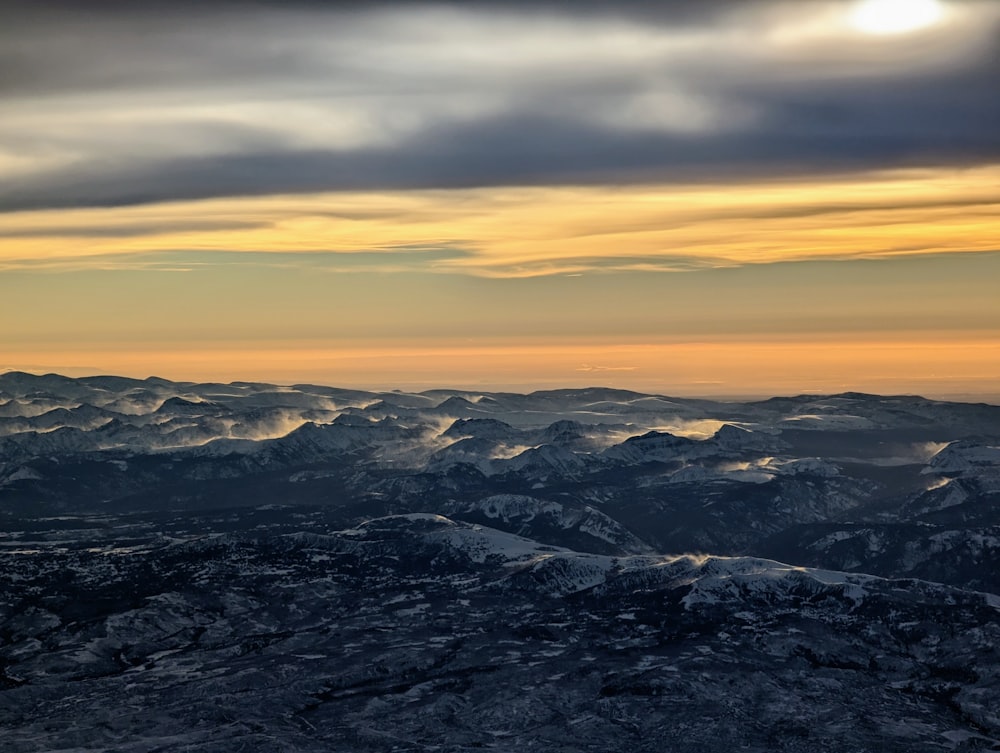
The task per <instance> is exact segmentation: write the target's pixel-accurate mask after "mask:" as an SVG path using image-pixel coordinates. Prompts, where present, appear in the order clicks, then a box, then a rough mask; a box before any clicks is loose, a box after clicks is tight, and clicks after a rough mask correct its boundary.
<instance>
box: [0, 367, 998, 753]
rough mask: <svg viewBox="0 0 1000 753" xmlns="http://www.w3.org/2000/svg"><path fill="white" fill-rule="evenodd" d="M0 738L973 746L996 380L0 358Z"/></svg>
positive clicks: (992, 560) (68, 746)
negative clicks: (733, 392)
mask: <svg viewBox="0 0 1000 753" xmlns="http://www.w3.org/2000/svg"><path fill="white" fill-rule="evenodd" d="M0 565H2V567H0V731H2V738H3V741H4V746H3V749H4V750H10V751H17V752H21V751H24V752H28V751H49V750H66V751H69V750H73V751H92V750H93V751H96V750H116V751H130V752H131V751H154V750H188V751H216V750H217V751H228V750H241V749H243V750H275V751H293V750H294V751H300V750H301V751H314V750H315V751H320V750H359V751H360V750H365V751H367V750H372V751H376V750H378V751H382V750H407V751H409V750H428V751H430V750H435V751H466V750H474V749H475V750H481V749H492V750H511V751H513V750H518V751H520V750H525V751H532V750H538V751H590V750H593V751H617V750H630V751H645V750H649V751H653V750H656V751H663V750H671V751H696V750H697V751H700V752H702V753H706V752H709V753H710V752H711V751H723V750H726V751H728V750H750V751H765V750H767V751H806V750H809V751H815V750H830V751H867V750H880V751H896V750H898V751H939V750H940V751H948V750H957V751H966V750H991V749H993V750H1000V711H998V710H1000V653H998V650H1000V596H998V594H1000V407H998V406H993V405H987V404H972V403H952V402H944V401H936V400H929V399H925V398H921V397H916V396H878V395H868V394H861V393H843V394H837V395H800V396H796V397H782V398H773V399H770V400H762V401H754V402H739V403H737V402H718V401H707V400H692V399H681V398H673V397H666V396H660V395H647V394H640V393H635V392H629V391H623V390H613V389H605V388H592V389H574V390H551V391H540V392H534V393H530V394H514V393H504V392H473V391H466V390H444V389H442V390H429V391H426V392H420V393H410V392H398V391H393V392H384V391H382V392H379V391H364V390H353V389H337V388H333V387H324V386H318V385H294V386H278V385H270V384H258V383H248V382H236V383H232V384H198V383H191V382H171V381H168V380H164V379H159V378H150V379H144V380H139V379H128V378H123V377H113V376H98V377H86V378H78V379H73V378H68V377H63V376H59V375H54V374H49V375H32V374H26V373H22V372H7V373H3V374H0Z"/></svg>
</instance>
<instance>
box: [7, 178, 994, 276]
mask: <svg viewBox="0 0 1000 753" xmlns="http://www.w3.org/2000/svg"><path fill="white" fill-rule="evenodd" d="M2 228H3V232H2V233H0V269H4V268H6V269H11V268H19V267H26V266H33V267H34V268H41V267H44V266H45V265H46V264H50V265H52V266H54V267H55V268H61V267H65V266H66V265H68V264H77V265H80V266H81V267H82V268H86V267H87V266H89V265H92V264H98V265H100V266H101V267H106V268H115V266H116V263H117V262H116V258H117V259H121V258H124V256H125V255H134V254H137V253H143V254H149V253H156V252H160V251H170V250H185V251H212V250H214V251H267V252H279V253H280V252H299V253H302V252H307V253H326V254H330V255H331V258H334V259H335V258H337V257H336V256H333V255H335V254H350V253H353V252H373V251H374V252H378V251H399V250H400V249H403V250H406V249H413V248H425V249H433V248H449V247H450V248H457V249H461V254H456V255H454V256H453V257H449V258H439V259H436V260H433V261H428V262H427V263H426V264H424V265H423V266H422V267H421V269H422V270H424V271H433V272H442V273H461V274H472V275H478V276H485V277H519V276H535V275H540V274H566V273H576V272H584V271H587V270H588V269H592V268H601V269H608V268H625V269H644V268H650V269H652V268H672V267H674V266H680V267H684V266H685V265H690V264H694V265H696V266H733V265H740V264H761V263H770V262H776V261H797V260H806V259H819V258H830V259H842V258H860V257H883V256H891V255H894V254H901V253H904V254H910V253H941V252H948V251H992V250H996V249H997V244H996V239H997V238H998V237H1000V166H997V165H991V166H985V167H979V168H969V169H964V170H956V169H945V168H941V169H922V170H898V171H890V172H880V173H872V174H861V175H852V176H841V177H835V178H830V179H824V180H820V179H815V178H813V179H799V180H793V179H787V180H783V181H756V182H754V181H744V182H741V183H731V184H716V185H649V186H594V187H570V186H567V187H544V188H539V187H521V188H518V187H512V188H489V189H461V190H459V189H456V190H434V191H430V190H427V191H397V192H364V193H358V192H355V193H326V194H311V195H302V196H272V197H264V198H232V199H213V200H206V201H197V202H175V203H164V204H152V205H144V206H136V207H122V208H111V209H68V210H45V211H34V212H20V213H12V214H6V215H3V217H2ZM95 257H101V258H100V260H99V261H88V259H94V258H95ZM342 258H344V259H345V260H348V259H349V257H347V256H344V257H342ZM396 261H398V259H397V260H396ZM393 264H394V262H393V261H391V260H390V257H389V256H387V257H386V263H385V268H386V271H392V270H393V269H394V266H393Z"/></svg>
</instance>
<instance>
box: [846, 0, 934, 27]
mask: <svg viewBox="0 0 1000 753" xmlns="http://www.w3.org/2000/svg"><path fill="white" fill-rule="evenodd" d="M943 15H944V8H943V7H942V5H941V3H940V2H938V0H864V1H863V2H861V3H859V4H858V5H857V6H856V7H855V8H854V11H853V13H852V14H851V23H852V24H853V25H854V26H855V28H857V29H858V30H859V31H863V32H865V33H866V34H905V33H906V32H910V31H917V30H918V29H923V28H926V27H928V26H933V25H934V24H936V23H937V22H938V21H940V20H941V17H942V16H943Z"/></svg>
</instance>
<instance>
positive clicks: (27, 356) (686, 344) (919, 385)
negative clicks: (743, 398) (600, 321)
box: [0, 332, 1000, 396]
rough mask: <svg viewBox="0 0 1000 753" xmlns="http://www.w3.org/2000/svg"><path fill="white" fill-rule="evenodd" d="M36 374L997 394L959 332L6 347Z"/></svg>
mask: <svg viewBox="0 0 1000 753" xmlns="http://www.w3.org/2000/svg"><path fill="white" fill-rule="evenodd" d="M4 355H5V357H6V358H7V359H8V360H7V363H6V364H2V363H0V369H3V368H10V364H15V363H20V364H32V368H33V369H35V370H40V371H45V370H52V371H61V372H65V371H66V370H67V369H70V370H72V369H76V370H77V371H78V372H79V370H80V369H81V368H83V370H84V371H87V372H88V373H95V371H94V369H95V368H96V369H97V371H98V372H104V373H118V374H125V375H131V376H136V377H145V376H150V375H157V376H162V377H165V378H173V379H178V380H202V381H223V382H228V381H234V380H257V381H267V382H274V383H278V384H291V383H296V382H312V383H317V384H328V385H334V386H340V387H357V388H367V389H393V388H403V389H414V390H415V389H429V388H432V387H457V388H461V387H467V388H477V387H479V388H483V389H494V390H495V389H501V390H502V389H524V390H530V389H544V388H550V387H579V386H585V385H602V384H613V385H614V386H616V387H621V388H628V389H636V390H640V391H648V392H658V393H664V394H678V395H730V396H732V395H749V394H769V395H776V394H798V393H802V392H820V393H830V392H841V391H848V390H861V391H868V392H881V393H900V392H909V393H921V394H925V395H930V396H935V395H957V394H963V393H980V394H998V395H1000V338H997V337H982V336H972V337H970V336H968V335H966V334H964V333H962V332H955V333H933V334H927V335H919V334H911V335H910V336H909V337H907V338H905V339H900V338H898V337H892V338H887V337H886V336H885V335H884V334H874V335H872V336H869V337H853V336H852V337H849V338H848V337H844V336H842V335H830V336H828V337H807V338H772V339H760V338H743V339H733V338H729V339H702V340H688V341H683V340H681V341H663V342H625V343H614V342H582V341H577V342H571V343H568V344H567V343H565V342H562V341H542V340H539V341H534V342H522V343H513V342H508V341H504V340H502V339H500V340H497V341H496V342H486V343H478V344H470V343H453V342H451V343H449V342H443V343H439V344H412V343H406V342H399V343H372V344H370V345H367V346H358V345H357V344H354V345H351V344H336V343H327V344H324V343H308V342H299V343H283V342H270V343H263V344H261V345H260V346H254V347H249V346H246V345H242V346H241V345H238V344H236V345H234V344H228V343H213V344H210V345H209V344H207V345H203V346H200V347H194V348H191V347H182V346H175V347H168V348H160V349H152V348H148V347H142V346H136V347H132V348H129V347H117V348H104V349H98V350H95V349H93V348H87V349H84V348H74V347H71V346H70V347H65V348H62V349H56V348H49V349H45V350H38V351H37V352H35V351H30V350H26V351H22V352H7V353H5V354H4Z"/></svg>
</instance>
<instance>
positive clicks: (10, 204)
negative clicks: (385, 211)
mask: <svg viewBox="0 0 1000 753" xmlns="http://www.w3.org/2000/svg"><path fill="white" fill-rule="evenodd" d="M852 5H853V4H852V3H851V2H847V1H846V0H817V1H816V2H809V3H787V2H768V1H764V0H738V1H737V0H733V1H732V2H722V0H717V1H716V2H708V3H688V2H672V3H663V4H657V9H653V10H650V9H649V8H648V7H646V6H645V5H644V4H638V3H616V4H610V3H597V2H591V3H583V4H577V3H572V4H570V3H562V2H543V3H518V2H482V3H480V2H475V3H435V4H423V3H410V2H399V3H386V2H383V3H331V2H327V3H323V2H295V3H267V2H253V3H252V2H235V1H234V2H216V3H171V4H166V3H154V2H139V3H129V4H124V3H112V2H102V3H88V4H87V5H86V8H84V7H83V6H81V5H80V4H71V3H51V4H50V3H47V4H45V7H44V9H42V8H39V7H38V6H37V4H34V5H32V4H20V5H15V6H14V11H13V12H11V13H9V14H8V17H9V18H10V19H12V20H11V22H10V23H5V25H4V27H3V29H0V50H2V53H0V102H2V104H0V145H2V146H0V171H2V172H3V173H4V175H5V176H7V177H8V179H7V180H5V181H4V182H3V184H2V186H0V209H5V210H8V211H9V210H18V209H34V208H40V207H71V206H83V205H94V206H113V205H124V204H139V203H145V202H156V201H163V200H178V199H201V198H211V197H220V196H252V195H270V194H274V193H308V192H315V191H324V190H338V191H349V190H374V189H378V190H384V189H408V188H445V187H475V186H498V185H551V184H607V183H661V184H662V183H667V182H690V181H697V180H711V181H719V180H725V179H729V178H732V177H739V178H741V179H746V178H748V177H752V176H772V175H787V174H791V173H796V174H811V173H815V172H817V171H822V172H844V171H854V170H870V169H879V168H886V167H898V166H940V165H975V164H981V163H984V162H985V163H989V162H997V161H1000V98H997V97H996V74H997V70H996V65H997V64H996V60H997V55H998V41H997V40H998V37H997V34H996V31H997V29H998V28H1000V7H998V5H997V4H996V3H991V2H975V1H969V2H954V3H952V4H951V5H949V6H948V13H947V14H946V17H945V20H944V22H943V23H942V24H940V25H938V26H935V27H933V28H931V29H927V30H925V31H922V32H920V33H915V34H909V35H900V36H898V37H873V36H866V35H864V34H862V33H860V32H859V31H858V30H857V29H854V28H852V27H851V26H850V24H849V16H850V13H849V12H850V10H851V8H852Z"/></svg>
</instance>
